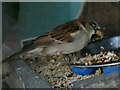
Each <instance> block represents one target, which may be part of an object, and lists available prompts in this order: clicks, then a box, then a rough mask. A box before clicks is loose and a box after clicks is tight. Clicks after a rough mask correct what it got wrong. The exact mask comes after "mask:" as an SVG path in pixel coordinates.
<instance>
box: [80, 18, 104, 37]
mask: <svg viewBox="0 0 120 90" xmlns="http://www.w3.org/2000/svg"><path fill="white" fill-rule="evenodd" d="M81 23H82V24H83V26H84V27H85V28H86V30H87V31H88V32H89V33H91V35H95V36H97V37H100V38H102V37H103V33H102V31H101V28H100V26H99V24H98V23H97V22H96V21H94V20H92V19H84V20H81Z"/></svg>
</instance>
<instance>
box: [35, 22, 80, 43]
mask: <svg viewBox="0 0 120 90" xmlns="http://www.w3.org/2000/svg"><path fill="white" fill-rule="evenodd" d="M78 30H80V27H79V23H78V21H77V20H73V21H70V22H67V23H65V24H62V25H59V26H57V27H56V28H54V29H53V30H52V31H50V32H47V33H46V34H44V35H43V36H40V37H38V38H36V39H35V40H34V43H36V42H38V43H45V42H51V43H54V42H56V43H59V44H60V43H65V42H72V41H73V37H72V35H71V34H74V33H76V32H77V31H78Z"/></svg>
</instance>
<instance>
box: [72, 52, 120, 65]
mask: <svg viewBox="0 0 120 90" xmlns="http://www.w3.org/2000/svg"><path fill="white" fill-rule="evenodd" d="M119 59H120V57H118V56H117V55H116V53H115V52H114V51H111V52H100V53H99V54H95V55H91V54H86V56H85V57H83V58H80V59H79V60H78V61H75V62H74V64H75V63H77V64H78V63H80V64H81V63H82V64H85V65H92V64H96V63H106V62H111V61H117V60H119Z"/></svg>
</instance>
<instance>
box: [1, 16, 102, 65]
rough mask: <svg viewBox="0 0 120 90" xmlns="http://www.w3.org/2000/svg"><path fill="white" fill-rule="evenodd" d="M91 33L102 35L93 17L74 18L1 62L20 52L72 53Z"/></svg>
mask: <svg viewBox="0 0 120 90" xmlns="http://www.w3.org/2000/svg"><path fill="white" fill-rule="evenodd" d="M92 35H97V36H99V37H103V33H102V31H101V28H100V26H99V25H98V23H97V22H96V21H94V20H93V19H80V18H77V19H74V20H71V21H68V22H65V23H63V24H61V25H58V26H56V27H55V28H53V29H52V30H51V31H49V32H46V33H44V34H43V35H41V36H39V37H37V38H35V39H33V40H32V42H31V43H30V44H29V45H27V46H25V47H23V48H22V50H21V51H19V52H17V53H15V54H13V55H11V56H8V57H7V58H6V59H4V60H3V61H2V63H5V62H10V61H12V59H15V58H19V56H20V54H22V53H24V52H28V53H36V52H37V53H42V54H43V55H58V56H60V57H62V56H63V55H65V54H69V53H73V52H77V51H80V50H81V49H83V48H84V47H85V46H86V45H87V44H88V43H89V41H90V39H91V37H92Z"/></svg>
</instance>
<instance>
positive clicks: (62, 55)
mask: <svg viewBox="0 0 120 90" xmlns="http://www.w3.org/2000/svg"><path fill="white" fill-rule="evenodd" d="M64 58H65V55H64V54H62V52H59V51H58V52H57V55H56V59H58V60H63V59H64Z"/></svg>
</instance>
